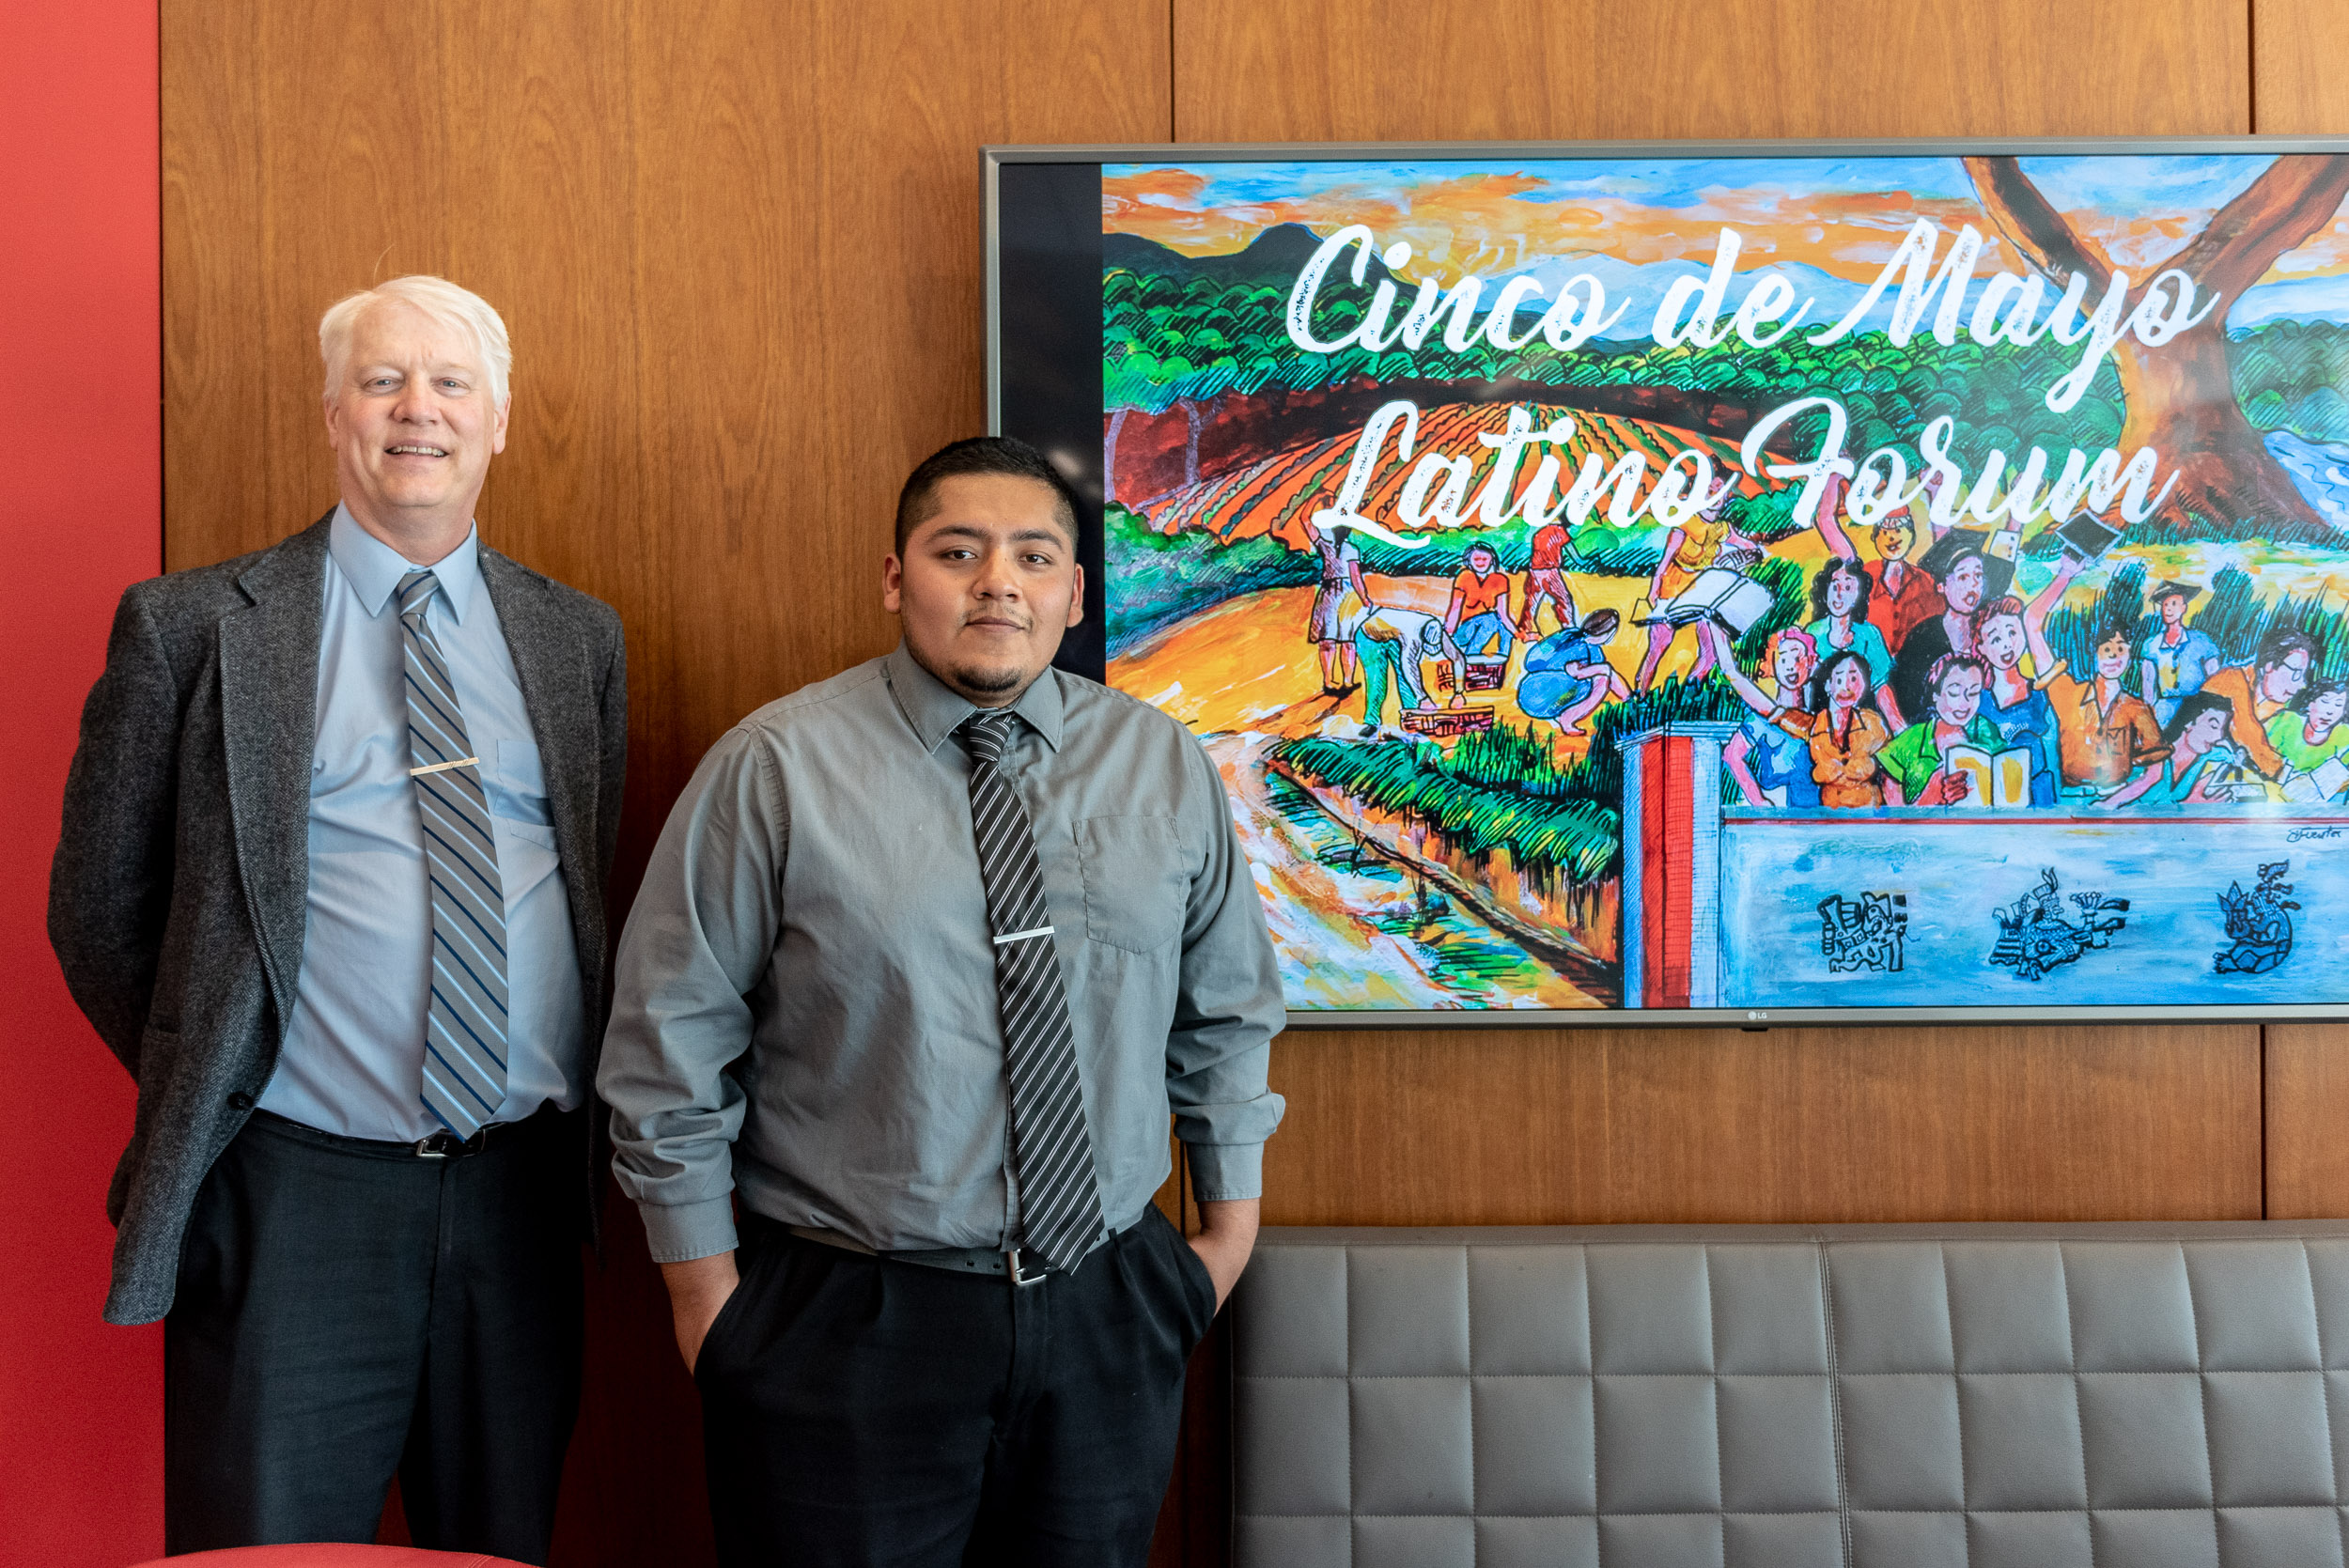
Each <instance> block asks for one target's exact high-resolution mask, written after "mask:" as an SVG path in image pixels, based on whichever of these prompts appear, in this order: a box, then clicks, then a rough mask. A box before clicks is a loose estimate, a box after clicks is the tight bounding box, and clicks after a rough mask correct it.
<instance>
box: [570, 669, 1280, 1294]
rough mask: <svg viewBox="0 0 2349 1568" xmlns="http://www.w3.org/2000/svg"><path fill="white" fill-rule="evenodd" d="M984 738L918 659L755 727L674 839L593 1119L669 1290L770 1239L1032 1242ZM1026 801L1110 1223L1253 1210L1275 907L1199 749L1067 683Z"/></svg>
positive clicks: (1033, 715) (636, 934) (644, 908)
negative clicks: (983, 856) (688, 1270)
mask: <svg viewBox="0 0 2349 1568" xmlns="http://www.w3.org/2000/svg"><path fill="white" fill-rule="evenodd" d="M974 711H975V709H974V708H973V707H972V705H971V704H970V703H968V702H966V701H964V700H963V699H962V698H961V697H959V696H957V695H956V694H955V693H954V692H953V691H950V690H949V689H948V688H947V687H946V686H945V685H943V684H942V683H941V682H940V681H939V680H938V679H937V678H936V677H935V676H933V675H930V674H929V673H928V672H927V671H926V670H924V669H923V668H922V667H921V666H920V665H919V664H917V663H916V662H914V660H913V659H912V657H911V656H910V654H909V653H907V651H906V650H905V648H904V647H903V646H902V645H901V646H899V647H898V648H897V649H896V651H895V652H894V653H891V654H889V655H888V656H887V657H885V658H881V659H876V660H871V661H870V662H868V663H864V664H861V665H858V666H857V667H856V668H855V669H853V670H849V671H848V672H846V673H844V674H842V675H836V676H834V677H833V678H832V679H831V680H827V681H821V682H818V683H817V684H816V685H814V686H810V687H806V688H804V689H803V690H801V691H797V692H794V693H793V694H792V695H790V696H788V697H786V698H784V699H783V700H782V701H780V702H776V703H771V704H770V705H768V706H766V707H763V708H761V709H759V710H758V711H757V712H756V713H754V714H752V715H751V716H750V717H749V718H748V719H746V720H744V721H743V722H741V723H740V724H738V725H737V726H735V728H734V729H733V730H732V731H731V732H729V733H728V734H727V735H726V736H725V737H723V739H721V740H720V741H719V742H718V744H717V745H716V746H714V747H712V748H711V749H710V752H709V754H708V756H706V757H704V758H703V759H702V764H701V767H700V768H698V769H697V770H696V771H695V772H694V774H693V778H692V783H690V784H687V785H686V788H685V793H684V795H683V796H682V797H681V798H680V799H679V800H678V801H677V807H676V809H675V810H674V811H672V812H671V813H670V815H669V821H668V825H667V826H666V827H665V828H663V829H662V830H661V842H660V844H659V845H658V846H656V847H655V849H654V851H653V856H652V863H651V865H650V866H649V867H648V868H647V869H646V875H645V883H644V888H643V891H642V892H640V893H638V894H637V897H636V905H635V908H633V909H631V910H630V913H629V917H628V927H627V930H626V931H625V932H624V933H623V934H622V936H621V939H620V951H619V960H618V965H617V976H616V979H617V987H618V994H617V996H616V998H615V1000H614V1008H613V1013H612V1026H611V1029H610V1032H608V1033H607V1034H606V1035H605V1038H604V1049H603V1063H602V1069H601V1071H600V1073H599V1078H598V1087H599V1090H600V1091H601V1092H602V1094H603V1097H604V1098H605V1100H607V1101H608V1102H609V1103H610V1104H611V1106H612V1136H613V1141H614V1144H615V1145H616V1153H615V1156H614V1161H613V1164H614V1170H615V1171H616V1172H617V1173H618V1176H619V1181H620V1188H621V1190H623V1191H624V1192H626V1193H627V1194H628V1195H629V1196H630V1198H633V1199H634V1200H635V1201H636V1202H637V1203H638V1204H639V1205H640V1206H641V1209H642V1211H643V1214H644V1217H645V1228H646V1232H647V1233H648V1234H649V1236H650V1238H651V1242H652V1255H653V1256H654V1258H656V1259H657V1260H659V1261H661V1262H662V1263H676V1262H680V1261H682V1260H684V1259H687V1258H696V1257H703V1256H707V1255H708V1254H710V1253H713V1252H723V1251H725V1250H728V1249H730V1248H732V1247H733V1246H734V1244H735V1234H734V1219H733V1215H732V1212H731V1208H730V1205H729V1203H728V1197H727V1195H728V1193H729V1192H730V1191H732V1190H733V1189H734V1188H736V1187H737V1186H738V1185H739V1188H740V1190H741V1198H742V1201H743V1202H744V1203H747V1204H749V1206H750V1207H751V1208H752V1210H754V1212H756V1213H758V1214H761V1215H764V1216H766V1217H768V1218H769V1219H777V1220H781V1221H783V1222H785V1223H786V1224H797V1225H817V1226H822V1227H825V1228H827V1229H831V1230H836V1231H840V1232H843V1233H845V1234H848V1235H850V1236H853V1237H855V1238H856V1239H857V1240H859V1241H862V1242H863V1243H864V1244H865V1245H867V1246H870V1247H875V1248H879V1249H882V1250H897V1249H906V1248H932V1247H993V1248H1000V1247H1003V1246H1004V1245H1006V1244H1007V1242H1008V1241H1010V1240H1011V1239H1012V1238H1014V1237H1016V1235H1017V1234H1018V1225H1019V1194H1018V1191H1017V1186H1016V1183H1015V1182H1014V1181H1013V1179H1012V1172H1011V1168H1010V1162H1009V1154H1008V1143H1007V1140H1006V1136H1005V1135H1006V1131H1007V1128H1008V1125H1009V1121H1008V1118H1009V1108H1008V1104H1007V1100H1006V1093H1005V1088H1004V1080H1003V1032H1002V1028H1001V1025H1000V1023H999V1020H998V1017H997V1009H996V991H995V956H994V951H993V946H992V943H991V940H990V932H989V929H988V916H987V894H986V890H985V889H984V887H983V886H982V885H981V882H980V876H979V861H978V851H977V848H976V846H974V844H973V843H972V831H971V797H970V778H971V765H970V758H969V756H968V755H967V754H966V753H964V751H963V749H962V746H961V745H960V743H959V742H957V740H955V739H954V738H953V732H954V730H955V727H956V726H957V725H958V724H960V723H961V722H963V720H965V719H966V718H968V717H969V716H970V715H971V714H972V712H974ZM1015 711H1017V712H1018V713H1019V716H1020V717H1021V719H1023V720H1024V721H1025V723H1024V724H1022V725H1019V726H1015V737H1014V739H1013V741H1012V744H1011V747H1010V749H1009V750H1008V751H1007V752H1006V753H1005V754H1004V758H1003V771H1004V775H1005V777H1006V778H1007V779H1008V780H1009V782H1010V783H1011V784H1012V786H1013V787H1014V788H1015V789H1017V790H1018V791H1019V798H1020V800H1022V801H1023V802H1024V803H1025V805H1026V806H1027V811H1028V819H1029V821H1030V822H1031V823H1032V824H1033V825H1034V833H1035V846H1036V854H1037V858H1038V860H1039V861H1040V862H1041V863H1042V867H1043V873H1044V896H1045V902H1046V904H1047V906H1048V907H1049V908H1050V911H1051V917H1052V925H1053V929H1054V935H1053V938H1052V942H1053V946H1054V948H1055V949H1056V950H1057V951H1058V953H1059V955H1060V966H1061V974H1062V977H1063V979H1064V980H1065V982H1066V986H1067V992H1068V1012H1069V1018H1070V1021H1071V1023H1072V1024H1073V1025H1074V1027H1075V1032H1076V1046H1077V1067H1078V1074H1079V1077H1080V1079H1081V1082H1082V1086H1083V1093H1084V1104H1085V1120H1086V1122H1087V1124H1088V1125H1089V1126H1090V1127H1091V1129H1092V1135H1093V1160H1094V1170H1095V1173H1096V1174H1097V1177H1098V1179H1099V1183H1100V1192H1101V1208H1102V1213H1103V1215H1104V1216H1105V1217H1106V1218H1107V1219H1108V1220H1109V1222H1110V1224H1111V1225H1112V1227H1123V1226H1124V1225H1126V1224H1128V1223H1129V1222H1130V1221H1132V1220H1133V1219H1135V1218H1137V1217H1138V1216H1139V1215H1140V1214H1141V1213H1142V1210H1143V1205H1144V1204H1146V1203H1149V1201H1150V1198H1151V1195H1152V1194H1153V1193H1154V1192H1155V1191H1156V1190H1157V1189H1158V1188H1159V1185H1160V1184H1161V1183H1163V1182H1164V1181H1165V1179H1166V1174H1167V1171H1168V1169H1169V1165H1170V1157H1169V1151H1168V1146H1167V1116H1168V1113H1169V1111H1170V1110H1171V1111H1172V1112H1173V1114H1174V1118H1175V1136H1177V1137H1178V1138H1180V1139H1181V1140H1182V1141H1183V1142H1184V1143H1185V1145H1186V1146H1187V1147H1188V1148H1189V1150H1190V1163H1191V1171H1192V1179H1193V1184H1194V1186H1195V1188H1196V1189H1197V1193H1198V1196H1199V1198H1200V1199H1201V1200H1202V1201H1205V1202H1214V1201H1216V1200H1218V1199H1227V1198H1252V1197H1255V1196H1257V1195H1258V1193H1259V1192H1260V1190H1261V1180H1262V1168H1263V1154H1264V1141H1265V1140H1266V1139H1267V1138H1268V1137H1269V1136H1270V1135H1271V1133H1272V1129H1273V1128H1274V1126H1277V1125H1278V1124H1279V1122H1280V1120H1281V1111H1282V1101H1281V1096H1279V1095H1278V1094H1273V1093H1271V1092H1270V1091H1269V1090H1268V1088H1267V1087H1266V1083H1265V1072H1266V1066H1267V1063H1268V1059H1269V1056H1270V1048H1271V1037H1272V1035H1273V1033H1274V1032H1275V1031H1277V1030H1278V1029H1279V1028H1280V1027H1281V1024H1282V1022H1283V1012H1282V1001H1281V986H1280V977H1279V974H1278V972H1277V970H1276V969H1275V967H1274V960H1273V955H1272V944H1271V940H1270V939H1269V937H1268V935H1267V934H1266V930H1265V917H1264V908H1263V904H1262V902H1261V900H1260V898H1259V896H1258V894H1257V892H1256V888H1255V883H1254V879H1253V877H1252V873H1251V870H1250V867H1249V865H1248V862H1246V861H1245V860H1244V859H1242V858H1241V855H1240V851H1239V846H1238V843H1237V838H1236V836H1235V834H1234V832H1233V830H1232V818H1231V808H1230V804H1229V802H1228V801H1227V800H1226V799H1225V797H1224V793H1223V786H1222V781H1221V779H1220V778H1219V777H1218V776H1217V774H1216V771H1215V767H1214V765H1213V764H1212V763H1211V762H1210V761H1209V760H1208V759H1207V755H1206V753H1205V752H1204V751H1203V750H1201V749H1200V747H1199V744H1198V742H1197V741H1196V740H1194V739H1193V738H1192V737H1191V735H1190V732H1189V731H1187V730H1185V729H1184V728H1183V727H1182V726H1181V725H1180V724H1178V723H1176V722H1175V721H1174V720H1172V719H1169V718H1168V717H1166V716H1165V715H1164V714H1162V713H1159V711H1158V710H1157V709H1155V708H1152V707H1149V706H1145V705H1143V704H1142V703H1138V702H1135V701H1134V700H1133V699H1132V698H1130V697H1126V696H1123V695H1120V694H1119V693H1117V692H1115V691H1110V690H1109V689H1108V688H1106V687H1103V686H1100V685H1097V684H1096V683H1095V682H1092V681H1088V680H1083V679H1080V678H1077V677H1074V676H1070V675H1063V674H1061V673H1059V672H1057V671H1050V670H1048V671H1047V672H1046V673H1045V674H1044V675H1041V676H1040V677H1038V678H1037V680H1036V681H1035V683H1034V685H1032V686H1031V687H1029V688H1028V690H1027V691H1026V693H1025V694H1023V695H1022V696H1021V697H1020V699H1019V702H1018V703H1017V704H1016V705H1015Z"/></svg>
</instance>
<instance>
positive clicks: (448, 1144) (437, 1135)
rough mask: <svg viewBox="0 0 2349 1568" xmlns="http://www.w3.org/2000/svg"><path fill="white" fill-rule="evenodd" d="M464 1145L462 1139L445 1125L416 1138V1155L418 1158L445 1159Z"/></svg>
mask: <svg viewBox="0 0 2349 1568" xmlns="http://www.w3.org/2000/svg"><path fill="white" fill-rule="evenodd" d="M464 1146H465V1141H464V1140H463V1139H461V1138H459V1137H458V1136H457V1135H456V1134H455V1133H453V1132H451V1131H449V1130H448V1129H447V1128H446V1127H442V1128H441V1129H439V1130H438V1131H436V1132H434V1133H433V1134H432V1135H431V1136H430V1137H428V1138H419V1139H417V1140H416V1157H417V1158H418V1159H446V1158H447V1157H449V1156H451V1155H453V1154H456V1153H457V1152H459V1150H461V1149H463V1148H464Z"/></svg>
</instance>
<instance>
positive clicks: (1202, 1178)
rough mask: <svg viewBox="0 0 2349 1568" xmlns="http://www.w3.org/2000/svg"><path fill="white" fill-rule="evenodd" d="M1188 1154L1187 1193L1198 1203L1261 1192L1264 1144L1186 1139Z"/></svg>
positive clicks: (1231, 1198)
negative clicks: (1187, 1141) (1189, 1140)
mask: <svg viewBox="0 0 2349 1568" xmlns="http://www.w3.org/2000/svg"><path fill="white" fill-rule="evenodd" d="M1183 1152H1184V1153H1185V1154H1187V1155H1189V1156H1190V1195H1191V1197H1192V1198H1193V1199H1195V1200H1197V1201H1198V1202H1200V1203H1229V1202H1231V1201H1232V1200H1234V1199H1237V1198H1261V1197H1263V1196H1264V1145H1263V1144H1261V1143H1186V1144H1184V1145H1183Z"/></svg>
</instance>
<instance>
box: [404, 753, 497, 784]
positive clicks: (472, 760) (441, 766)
mask: <svg viewBox="0 0 2349 1568" xmlns="http://www.w3.org/2000/svg"><path fill="white" fill-rule="evenodd" d="M480 766H481V759H480V758H479V757H459V758H458V759H457V760H456V761H455V762H435V763H431V764H428V766H426V767H423V768H410V769H408V776H409V777H410V778H412V779H421V778H423V777H424V776H425V775H426V774H427V773H445V772H447V771H448V770H449V769H450V768H478V767H480Z"/></svg>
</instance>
